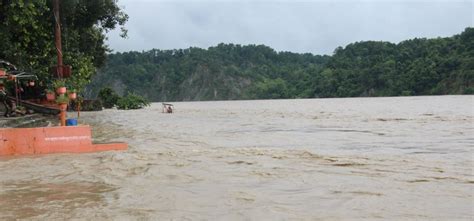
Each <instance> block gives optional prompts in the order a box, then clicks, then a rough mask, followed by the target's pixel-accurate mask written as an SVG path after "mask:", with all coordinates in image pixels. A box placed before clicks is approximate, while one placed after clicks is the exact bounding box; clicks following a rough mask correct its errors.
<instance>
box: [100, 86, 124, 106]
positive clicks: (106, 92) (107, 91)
mask: <svg viewBox="0 0 474 221" xmlns="http://www.w3.org/2000/svg"><path fill="white" fill-rule="evenodd" d="M98 97H99V99H100V100H101V101H102V105H104V108H112V107H114V106H115V105H117V101H118V100H119V98H120V97H119V96H118V95H117V93H115V91H114V90H112V88H109V87H104V88H102V89H100V91H99V95H98Z"/></svg>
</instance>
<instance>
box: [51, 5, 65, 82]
mask: <svg viewBox="0 0 474 221" xmlns="http://www.w3.org/2000/svg"><path fill="white" fill-rule="evenodd" d="M53 12H54V20H55V23H56V24H55V26H54V43H55V45H56V53H57V54H58V66H57V67H56V74H57V75H58V76H59V78H62V77H63V69H62V66H63V52H62V45H61V24H60V23H61V20H60V17H59V0H53Z"/></svg>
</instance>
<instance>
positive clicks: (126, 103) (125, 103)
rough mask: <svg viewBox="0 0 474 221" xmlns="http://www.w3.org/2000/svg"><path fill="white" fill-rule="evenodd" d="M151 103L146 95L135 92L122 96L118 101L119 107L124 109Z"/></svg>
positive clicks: (136, 107) (141, 106)
mask: <svg viewBox="0 0 474 221" xmlns="http://www.w3.org/2000/svg"><path fill="white" fill-rule="evenodd" d="M149 105H150V102H148V101H147V100H146V99H145V98H144V97H142V96H140V95H137V94H134V93H129V94H128V95H127V96H125V97H121V98H119V99H118V101H117V108H118V109H122V110H128V109H140V108H144V107H146V106H149Z"/></svg>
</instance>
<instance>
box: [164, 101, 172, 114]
mask: <svg viewBox="0 0 474 221" xmlns="http://www.w3.org/2000/svg"><path fill="white" fill-rule="evenodd" d="M162 104H163V113H168V114H172V113H173V105H172V104H167V103H162Z"/></svg>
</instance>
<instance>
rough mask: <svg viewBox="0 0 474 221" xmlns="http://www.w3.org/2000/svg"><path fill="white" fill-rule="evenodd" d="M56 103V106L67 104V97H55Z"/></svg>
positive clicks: (62, 95)
mask: <svg viewBox="0 0 474 221" xmlns="http://www.w3.org/2000/svg"><path fill="white" fill-rule="evenodd" d="M56 103H58V104H67V103H69V97H68V96H66V95H64V94H61V95H59V96H57V98H56Z"/></svg>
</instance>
